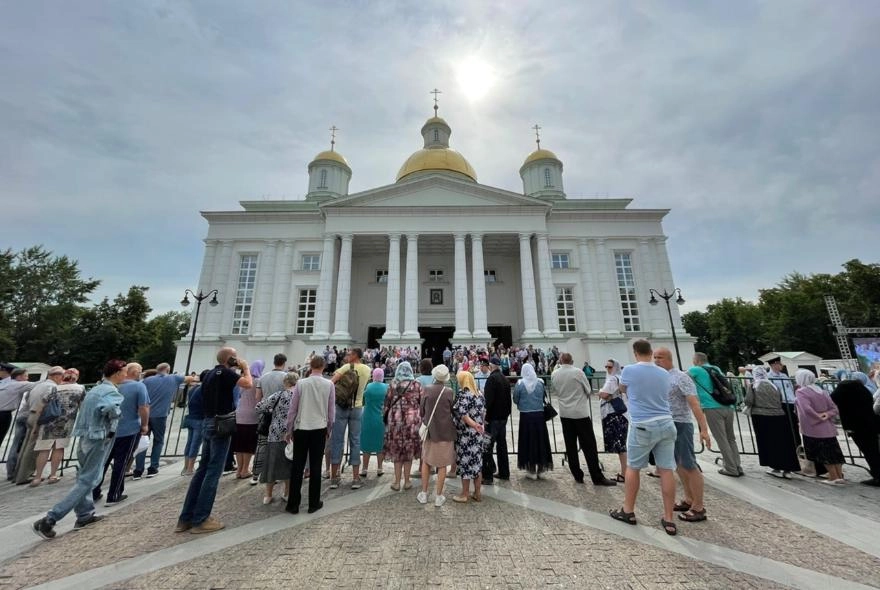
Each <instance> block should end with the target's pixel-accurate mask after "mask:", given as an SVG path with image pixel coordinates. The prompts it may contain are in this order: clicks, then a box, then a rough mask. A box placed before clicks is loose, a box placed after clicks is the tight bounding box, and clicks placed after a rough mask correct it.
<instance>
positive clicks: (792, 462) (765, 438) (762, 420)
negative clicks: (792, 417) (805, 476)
mask: <svg viewBox="0 0 880 590" xmlns="http://www.w3.org/2000/svg"><path fill="white" fill-rule="evenodd" d="M752 425H753V427H754V429H755V442H757V444H758V464H759V465H763V466H764V467H769V468H770V469H777V470H779V471H800V470H801V465H800V462H799V461H798V457H797V445H796V442H795V440H794V437H793V436H792V435H791V430H790V425H789V423H788V417H787V416H785V415H782V416H752Z"/></svg>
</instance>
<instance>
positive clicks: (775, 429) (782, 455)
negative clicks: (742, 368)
mask: <svg viewBox="0 0 880 590" xmlns="http://www.w3.org/2000/svg"><path fill="white" fill-rule="evenodd" d="M744 403H745V407H746V408H748V412H749V414H750V415H751V416H752V425H753V426H754V428H755V442H756V444H757V445H758V464H760V465H762V466H764V467H767V468H768V469H767V475H772V476H773V477H780V478H786V479H791V476H790V475H789V474H790V473H791V472H794V471H800V470H801V467H800V462H799V461H798V457H797V445H796V443H795V440H794V437H792V436H791V428H790V427H789V424H788V417H787V416H786V414H785V410H784V409H783V408H782V396H781V395H779V391H778V390H777V389H776V388H775V387H774V386H773V384H772V383H770V380H769V379H768V378H767V370H766V369H765V368H764V367H755V368H754V370H753V371H752V386H751V387H749V388H747V389H746V397H745V400H744Z"/></svg>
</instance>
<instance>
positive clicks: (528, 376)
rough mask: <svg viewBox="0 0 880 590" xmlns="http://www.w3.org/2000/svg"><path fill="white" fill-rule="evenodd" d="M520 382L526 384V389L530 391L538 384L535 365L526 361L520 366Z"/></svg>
mask: <svg viewBox="0 0 880 590" xmlns="http://www.w3.org/2000/svg"><path fill="white" fill-rule="evenodd" d="M521 376H522V382H523V385H525V386H526V391H528V392H529V393H532V392H533V391H535V388H536V387H537V386H538V374H537V373H535V367H533V366H532V365H531V363H526V364H524V365H523V367H522V372H521Z"/></svg>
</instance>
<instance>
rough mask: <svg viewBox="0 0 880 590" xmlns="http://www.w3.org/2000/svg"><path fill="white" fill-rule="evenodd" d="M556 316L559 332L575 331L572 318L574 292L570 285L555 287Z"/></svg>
mask: <svg viewBox="0 0 880 590" xmlns="http://www.w3.org/2000/svg"><path fill="white" fill-rule="evenodd" d="M556 317H558V318H559V331H560V332H576V331H577V328H576V324H575V319H574V294H573V293H572V288H571V287H559V288H558V289H556Z"/></svg>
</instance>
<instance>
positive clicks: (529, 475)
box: [526, 471, 538, 481]
mask: <svg viewBox="0 0 880 590" xmlns="http://www.w3.org/2000/svg"><path fill="white" fill-rule="evenodd" d="M526 477H527V478H529V479H531V480H532V481H538V474H537V473H534V472H531V471H527V472H526Z"/></svg>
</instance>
